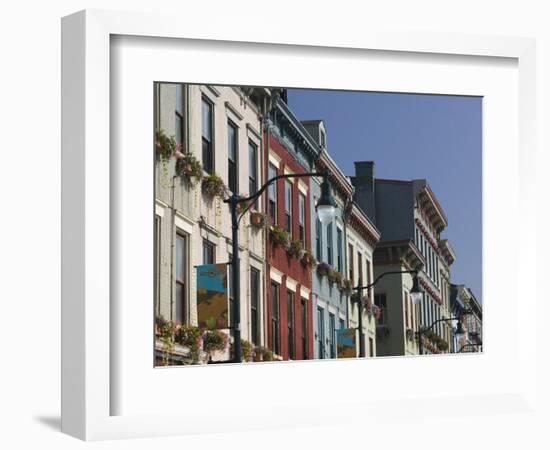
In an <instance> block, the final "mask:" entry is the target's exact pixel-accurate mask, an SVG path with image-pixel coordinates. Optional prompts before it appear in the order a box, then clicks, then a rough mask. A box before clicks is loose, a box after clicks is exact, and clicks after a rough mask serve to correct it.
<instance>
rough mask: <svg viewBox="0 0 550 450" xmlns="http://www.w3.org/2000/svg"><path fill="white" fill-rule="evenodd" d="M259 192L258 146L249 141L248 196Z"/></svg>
mask: <svg viewBox="0 0 550 450" xmlns="http://www.w3.org/2000/svg"><path fill="white" fill-rule="evenodd" d="M252 152H253V154H254V155H253V156H252V154H251V153H252ZM252 162H253V164H252ZM251 166H253V167H251ZM257 191H258V145H257V144H256V143H255V142H254V141H253V140H252V139H248V195H249V196H251V195H253V194H255V193H256V192H257ZM255 203H256V202H254V204H255ZM253 206H254V205H253ZM253 206H252V207H253Z"/></svg>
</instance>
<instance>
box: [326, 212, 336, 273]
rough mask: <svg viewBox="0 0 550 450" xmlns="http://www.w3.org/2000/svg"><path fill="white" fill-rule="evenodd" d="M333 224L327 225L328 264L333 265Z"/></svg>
mask: <svg viewBox="0 0 550 450" xmlns="http://www.w3.org/2000/svg"><path fill="white" fill-rule="evenodd" d="M333 245H334V243H333V242H332V222H330V223H329V224H328V225H327V263H328V264H329V265H330V266H332V264H333Z"/></svg>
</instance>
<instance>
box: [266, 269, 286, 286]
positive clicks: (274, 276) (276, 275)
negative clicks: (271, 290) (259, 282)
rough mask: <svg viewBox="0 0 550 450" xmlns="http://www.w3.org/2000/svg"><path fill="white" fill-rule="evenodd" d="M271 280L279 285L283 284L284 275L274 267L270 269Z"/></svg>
mask: <svg viewBox="0 0 550 450" xmlns="http://www.w3.org/2000/svg"><path fill="white" fill-rule="evenodd" d="M269 278H271V280H272V281H275V282H276V283H278V284H279V285H282V284H283V273H282V272H279V271H278V270H277V269H275V268H274V267H270V268H269Z"/></svg>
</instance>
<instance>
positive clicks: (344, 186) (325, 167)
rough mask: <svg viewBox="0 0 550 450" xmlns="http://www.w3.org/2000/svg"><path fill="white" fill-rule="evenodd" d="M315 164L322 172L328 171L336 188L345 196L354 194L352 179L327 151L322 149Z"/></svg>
mask: <svg viewBox="0 0 550 450" xmlns="http://www.w3.org/2000/svg"><path fill="white" fill-rule="evenodd" d="M315 165H316V166H317V169H318V170H319V171H320V172H325V171H326V172H328V173H329V179H330V182H331V183H332V185H333V186H334V189H335V190H336V191H337V192H338V193H339V194H340V195H341V196H342V197H343V198H344V199H347V198H350V197H351V196H352V195H353V191H354V189H353V185H352V184H351V181H350V180H349V179H348V178H347V177H346V176H345V175H344V174H343V173H342V172H341V170H340V168H339V167H338V166H337V165H336V163H335V162H334V161H333V160H332V158H331V157H330V155H329V154H328V153H327V152H326V151H322V152H321V154H320V156H319V158H318V159H316V160H315Z"/></svg>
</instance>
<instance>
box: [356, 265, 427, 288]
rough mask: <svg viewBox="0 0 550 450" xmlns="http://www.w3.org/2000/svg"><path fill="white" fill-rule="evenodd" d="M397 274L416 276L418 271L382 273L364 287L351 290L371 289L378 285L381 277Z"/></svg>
mask: <svg viewBox="0 0 550 450" xmlns="http://www.w3.org/2000/svg"><path fill="white" fill-rule="evenodd" d="M398 273H414V274H418V270H396V271H392V272H384V273H382V274H380V275H378V276H377V277H376V278H375V279H374V281H373V282H372V283H370V284H367V285H366V286H357V287H354V288H353V289H354V290H359V289H367V290H368V289H370V288H371V287H373V286H374V285H375V284H376V283H378V282H379V281H380V279H381V278H382V277H385V276H386V275H396V274H398Z"/></svg>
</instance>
